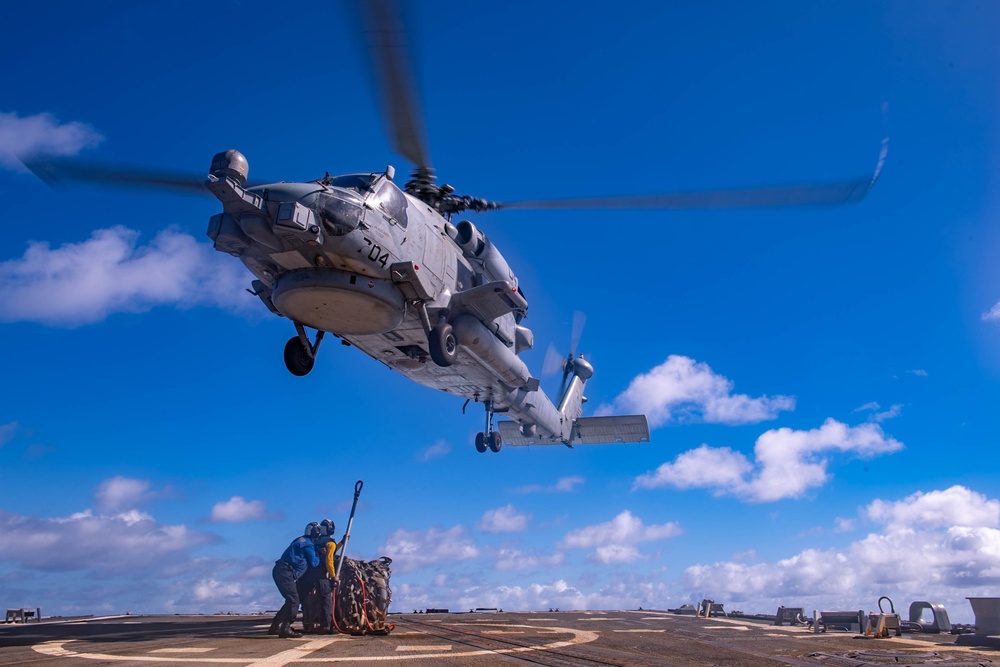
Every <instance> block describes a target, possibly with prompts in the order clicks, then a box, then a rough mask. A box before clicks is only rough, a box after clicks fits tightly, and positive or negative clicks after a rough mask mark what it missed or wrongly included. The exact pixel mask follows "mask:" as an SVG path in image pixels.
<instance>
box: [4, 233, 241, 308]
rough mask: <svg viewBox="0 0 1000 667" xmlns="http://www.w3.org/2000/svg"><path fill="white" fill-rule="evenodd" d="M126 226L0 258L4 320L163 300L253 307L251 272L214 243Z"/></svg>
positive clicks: (30, 246) (154, 303)
mask: <svg viewBox="0 0 1000 667" xmlns="http://www.w3.org/2000/svg"><path fill="white" fill-rule="evenodd" d="M138 239H139V233H138V232H136V231H133V230H130V229H126V228H124V227H112V228H111V229H100V230H97V231H95V232H94V233H93V234H92V235H91V236H90V238H89V239H87V240H86V241H83V242H81V243H69V244H66V245H63V246H60V247H58V248H51V247H49V244H48V243H43V242H31V243H29V244H28V249H27V250H26V251H25V253H24V256H23V257H21V258H20V259H12V260H8V261H5V262H2V263H0V321H7V322H18V321H28V322H39V323H42V324H48V325H52V326H65V327H73V326H79V325H82V324H90V323H93V322H99V321H101V320H103V319H105V318H106V317H108V316H109V315H111V314H112V313H119V312H132V313H134V312H144V311H147V310H149V309H150V308H153V307H154V306H157V305H176V306H179V307H181V308H190V307H193V306H198V305H212V306H218V307H221V308H226V309H229V310H241V309H249V308H251V307H253V305H254V303H253V300H252V299H250V298H248V296H247V294H246V293H245V292H244V291H243V290H244V288H245V286H246V283H247V273H246V271H245V270H244V269H243V268H241V267H240V266H239V265H238V264H237V263H235V262H233V261H226V259H227V258H223V257H217V256H216V255H217V253H216V252H215V250H213V249H212V246H210V245H209V244H207V243H199V242H198V241H196V240H195V239H194V237H192V236H190V235H188V234H182V233H180V232H177V231H172V230H165V231H162V232H160V233H159V234H157V235H156V237H155V238H153V240H152V241H151V242H150V243H149V244H148V245H145V246H138V245H137V242H138Z"/></svg>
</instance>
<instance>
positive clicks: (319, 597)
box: [302, 519, 339, 634]
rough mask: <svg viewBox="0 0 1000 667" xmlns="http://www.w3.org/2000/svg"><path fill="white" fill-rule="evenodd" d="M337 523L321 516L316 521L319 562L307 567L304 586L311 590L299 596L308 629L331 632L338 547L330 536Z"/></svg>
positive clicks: (320, 632)
mask: <svg viewBox="0 0 1000 667" xmlns="http://www.w3.org/2000/svg"><path fill="white" fill-rule="evenodd" d="M335 530H336V526H335V525H334V523H333V521H331V520H330V519H323V521H321V522H320V524H319V536H318V537H317V538H316V543H315V544H316V555H317V556H319V559H320V563H319V565H318V566H317V567H315V568H309V572H308V573H307V575H306V577H303V578H304V579H307V581H306V582H304V583H305V586H306V587H308V589H309V590H310V591H311V594H308V595H303V596H302V616H303V619H308V620H307V621H305V622H304V623H303V625H304V626H305V628H306V630H307V631H308V632H316V633H319V634H330V633H331V632H332V626H331V622H332V619H333V596H332V594H333V586H334V581H335V579H336V576H337V571H336V563H337V560H336V552H337V549H338V548H339V545H338V544H337V542H336V541H335V540H334V539H333V534H334V531H335Z"/></svg>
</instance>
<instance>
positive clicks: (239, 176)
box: [209, 150, 250, 185]
mask: <svg viewBox="0 0 1000 667" xmlns="http://www.w3.org/2000/svg"><path fill="white" fill-rule="evenodd" d="M209 173H211V174H212V175H213V176H219V177H222V176H228V177H229V178H231V179H233V180H234V181H236V182H237V183H239V184H240V185H243V184H244V183H246V182H247V176H248V175H249V174H250V165H249V164H248V163H247V159H246V157H245V156H244V155H243V153H241V152H239V151H237V150H228V151H222V152H221V153H216V154H215V155H214V156H212V166H210V167H209Z"/></svg>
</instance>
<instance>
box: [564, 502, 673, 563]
mask: <svg viewBox="0 0 1000 667" xmlns="http://www.w3.org/2000/svg"><path fill="white" fill-rule="evenodd" d="M680 533H681V528H680V526H679V525H678V524H676V523H675V522H673V521H670V522H668V523H664V524H659V525H653V526H646V525H644V524H643V522H642V519H640V518H639V517H637V516H634V515H633V514H632V513H631V512H630V511H628V510H624V511H623V512H621V513H620V514H619V515H618V516H616V517H615V518H614V519H612V520H611V521H608V522H606V523H599V524H596V525H593V526H586V527H584V528H578V529H576V530H571V531H570V532H568V533H566V536H565V537H563V539H562V542H561V543H560V545H559V546H560V547H561V548H565V549H594V552H593V553H592V554H591V559H592V560H596V561H598V562H600V563H629V562H632V561H635V560H639V559H641V558H643V555H642V554H641V553H640V552H639V549H638V545H639V544H641V543H643V542H656V541H659V540H665V539H667V538H670V537H675V536H677V535H680Z"/></svg>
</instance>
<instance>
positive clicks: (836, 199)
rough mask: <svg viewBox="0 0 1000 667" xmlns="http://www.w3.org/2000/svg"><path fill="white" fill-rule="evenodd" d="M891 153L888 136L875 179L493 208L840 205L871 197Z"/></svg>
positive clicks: (505, 204)
mask: <svg viewBox="0 0 1000 667" xmlns="http://www.w3.org/2000/svg"><path fill="white" fill-rule="evenodd" d="M888 152H889V138H888V137H886V138H884V139H883V140H882V147H881V149H880V150H879V156H878V162H876V164H875V171H874V173H873V174H872V175H871V176H863V177H861V178H856V179H854V180H850V181H844V182H842V183H802V184H798V185H783V186H776V187H763V188H743V189H737V190H704V191H700V192H666V193H663V194H652V195H625V196H622V197H577V198H572V199H539V200H535V201H520V202H495V203H494V204H493V206H494V207H495V208H498V209H505V208H506V209H516V208H520V209H560V208H561V209H608V208H619V209H622V208H624V209H628V208H632V209H696V208H702V209H718V208H782V207H788V206H836V205H838V204H849V203H852V202H858V201H861V200H862V199H864V198H865V197H866V196H868V193H869V192H871V189H872V188H873V187H875V183H876V182H877V181H878V177H879V175H880V174H881V173H882V167H883V166H884V165H885V158H886V156H887V155H888Z"/></svg>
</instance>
